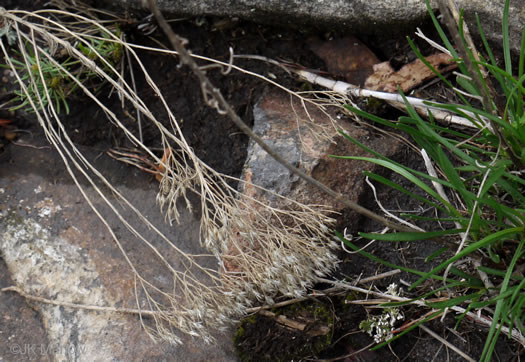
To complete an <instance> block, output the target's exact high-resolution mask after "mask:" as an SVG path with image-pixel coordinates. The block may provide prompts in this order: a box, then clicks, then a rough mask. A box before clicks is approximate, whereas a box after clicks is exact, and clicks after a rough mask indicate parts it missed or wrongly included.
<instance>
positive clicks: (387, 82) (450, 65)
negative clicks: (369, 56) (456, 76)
mask: <svg viewBox="0 0 525 362" xmlns="http://www.w3.org/2000/svg"><path fill="white" fill-rule="evenodd" d="M425 59H426V60H427V61H428V62H429V63H430V64H432V66H433V67H434V68H436V69H439V70H441V72H442V73H444V72H448V71H450V70H452V69H455V68H456V63H455V62H454V61H453V60H452V58H451V57H450V56H449V55H447V54H444V53H438V54H432V55H430V56H428V57H426V58H425ZM434 77H435V74H434V73H433V72H432V71H431V70H430V69H429V68H428V67H427V66H426V65H425V64H424V63H423V62H422V61H421V60H420V59H416V60H415V61H413V62H412V63H409V64H407V65H405V66H403V67H402V68H401V69H399V70H398V71H397V72H396V71H395V70H394V69H393V68H392V66H391V65H390V63H389V62H383V63H379V64H376V65H374V73H373V74H372V75H370V76H369V77H368V78H367V79H366V81H365V84H364V86H365V88H366V89H371V90H377V91H383V92H391V93H394V92H397V87H398V86H399V87H400V88H401V90H402V91H403V92H408V91H410V90H411V89H413V88H415V87H417V86H418V85H420V84H422V83H424V82H426V81H428V80H430V79H432V78H434Z"/></svg>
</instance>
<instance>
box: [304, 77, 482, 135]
mask: <svg viewBox="0 0 525 362" xmlns="http://www.w3.org/2000/svg"><path fill="white" fill-rule="evenodd" d="M294 72H295V73H297V74H298V75H299V76H301V77H302V78H303V79H305V80H306V81H308V82H310V83H312V84H317V85H320V86H323V87H325V88H328V89H330V90H333V91H334V92H337V93H341V94H344V95H347V96H353V97H358V98H369V97H373V98H377V99H382V100H385V101H388V102H395V103H397V104H398V105H400V106H404V104H405V100H406V101H407V102H408V103H409V104H410V105H411V106H412V107H414V108H416V109H420V110H425V111H426V110H430V111H432V115H433V116H434V117H435V119H437V120H440V121H443V122H446V123H452V124H455V125H458V126H463V127H469V128H476V129H478V128H480V127H487V128H488V129H490V130H492V128H491V126H490V124H488V121H487V120H486V119H484V118H482V119H481V121H482V124H481V125H480V124H477V123H475V122H473V121H471V120H469V119H467V118H464V117H460V116H457V115H455V114H452V113H448V112H446V111H444V110H443V108H440V106H444V104H441V103H438V102H430V101H425V100H422V99H419V98H415V97H408V96H407V97H405V98H404V99H403V97H402V96H401V95H400V94H397V93H388V92H380V91H374V90H370V89H363V88H360V87H357V86H355V85H352V84H350V83H346V82H343V81H340V80H338V81H335V80H333V79H329V78H325V77H322V76H320V75H318V74H315V73H312V72H309V71H306V70H300V69H299V70H294ZM462 112H463V113H464V114H465V115H467V116H469V117H471V118H472V119H476V118H478V117H479V116H478V115H475V114H473V113H472V112H469V111H466V110H462Z"/></svg>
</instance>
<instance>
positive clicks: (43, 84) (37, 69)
mask: <svg viewBox="0 0 525 362" xmlns="http://www.w3.org/2000/svg"><path fill="white" fill-rule="evenodd" d="M109 29H111V30H110V31H112V33H113V34H114V35H115V36H117V37H119V36H120V29H119V27H118V25H115V26H114V27H112V28H109ZM2 30H3V31H1V32H0V37H1V36H6V38H7V39H8V41H9V42H12V34H14V31H12V30H10V29H8V28H7V25H5V26H4V27H3V28H2ZM110 39H111V36H110V35H109V34H107V33H105V32H101V36H99V37H91V38H90V46H88V45H84V44H82V43H81V42H78V41H77V42H76V44H74V46H75V47H76V48H77V49H79V50H80V51H81V52H82V53H83V54H84V55H85V56H86V57H87V58H88V59H90V60H93V61H97V60H98V63H99V64H98V65H100V66H101V67H102V68H103V69H104V71H108V67H107V65H106V64H102V63H101V62H100V60H99V59H106V60H107V61H108V62H109V64H111V65H112V66H116V65H117V64H118V63H119V62H120V59H121V58H122V54H123V50H122V45H121V44H120V43H118V42H114V41H110ZM34 47H35V44H34V43H33V44H32V43H31V42H29V41H26V47H25V48H26V49H25V52H24V54H21V53H20V52H17V51H14V52H13V57H11V58H10V61H11V63H12V64H13V66H14V67H15V69H16V70H17V71H18V73H19V74H20V75H21V78H20V80H21V81H23V82H25V83H28V84H30V87H28V88H27V91H28V92H27V93H25V92H23V91H22V90H16V91H15V92H14V95H15V96H14V97H13V99H12V100H11V102H13V103H15V106H13V107H11V110H17V109H24V110H25V111H27V112H34V108H33V107H32V105H31V104H34V105H36V107H37V109H39V110H40V109H42V108H44V107H47V106H48V104H49V102H53V104H54V107H55V109H56V111H57V112H58V113H60V112H61V110H62V109H64V110H65V112H66V113H67V114H69V110H70V109H69V104H68V98H70V96H71V95H73V94H74V92H75V90H76V89H77V88H78V83H77V82H75V81H73V78H76V79H78V80H79V81H80V82H81V83H84V84H86V85H89V86H91V87H93V86H94V85H96V83H97V81H96V80H97V79H99V77H98V76H97V74H96V73H95V72H94V71H92V70H91V69H90V68H89V67H87V66H86V65H85V64H84V63H83V62H81V61H80V60H79V59H78V58H72V57H70V56H67V52H60V51H57V49H49V48H45V49H38V52H36V51H35V48H34ZM43 53H45V54H46V56H42V54H43ZM64 53H66V55H64ZM37 54H38V55H37ZM24 57H25V61H24ZM0 66H2V67H4V68H9V66H7V65H0ZM68 73H69V75H68ZM31 80H33V81H34V82H32V81H31Z"/></svg>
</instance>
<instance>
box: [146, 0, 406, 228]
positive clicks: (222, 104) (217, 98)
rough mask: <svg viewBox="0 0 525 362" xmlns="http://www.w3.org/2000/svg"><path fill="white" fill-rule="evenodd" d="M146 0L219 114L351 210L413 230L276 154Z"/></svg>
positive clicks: (155, 8) (154, 4)
mask: <svg viewBox="0 0 525 362" xmlns="http://www.w3.org/2000/svg"><path fill="white" fill-rule="evenodd" d="M148 4H149V7H150V10H151V12H152V13H153V14H154V15H155V18H156V19H157V22H158V23H159V25H160V27H161V28H162V30H163V31H164V33H165V34H166V36H167V37H168V39H169V41H170V44H171V46H172V47H173V48H174V49H175V50H176V51H177V52H178V54H179V57H180V61H181V63H182V64H184V65H187V66H188V67H190V69H191V70H192V72H193V74H195V76H196V77H197V78H198V80H199V82H200V84H201V88H202V92H203V95H204V98H205V100H206V102H207V104H208V105H209V106H211V107H214V108H215V109H216V110H217V112H218V113H219V114H226V115H228V116H229V117H230V119H231V120H232V121H233V122H234V123H235V124H236V125H237V127H239V128H240V130H241V131H242V132H244V133H245V134H246V135H248V136H249V137H251V138H252V139H253V140H254V141H255V142H256V143H257V144H258V145H259V146H260V147H261V148H262V149H264V150H265V151H266V152H267V153H268V154H269V155H270V156H271V157H273V158H274V159H275V160H276V161H277V162H279V163H280V164H281V165H283V166H284V167H286V168H287V169H288V170H289V171H290V172H292V173H294V174H295V175H297V176H299V177H300V178H302V179H303V180H305V181H306V182H308V183H309V184H312V185H314V186H315V187H317V188H318V189H320V190H321V191H323V192H325V193H326V194H328V195H330V196H332V197H333V198H334V199H335V200H336V201H337V202H340V203H342V204H343V205H345V206H346V207H349V208H351V209H352V210H354V211H356V212H357V213H359V214H361V215H364V216H366V217H368V218H370V219H373V220H375V221H377V222H380V223H381V224H384V225H386V226H388V227H390V228H392V229H394V230H398V231H413V229H411V228H409V227H406V226H403V225H399V224H396V223H394V222H392V221H390V220H388V219H386V218H384V217H382V216H380V215H378V214H376V213H374V212H372V211H370V210H368V209H366V208H364V207H363V206H361V205H359V204H357V203H356V202H354V201H351V200H349V199H347V198H346V197H344V195H342V194H340V193H338V192H335V191H334V190H332V189H330V188H329V187H327V186H326V185H324V184H323V183H321V182H319V181H317V180H316V179H314V178H312V177H311V176H308V175H307V174H306V173H304V172H303V171H301V170H299V169H298V168H296V167H294V166H293V165H291V164H290V163H289V162H288V161H286V160H285V159H284V158H283V157H281V156H280V155H279V154H277V153H276V152H274V151H273V150H272V149H271V148H270V147H269V146H268V144H266V143H265V142H264V141H263V140H262V138H261V137H259V136H258V135H257V134H256V133H255V132H253V131H252V129H251V128H250V127H248V126H247V125H246V123H244V121H243V120H242V119H241V118H240V117H239V115H238V114H237V113H236V112H235V111H234V110H233V108H232V107H231V106H230V105H229V104H228V102H227V101H226V100H225V99H224V97H223V95H222V93H221V91H220V89H219V88H217V87H215V86H214V85H213V84H212V83H211V81H210V80H209V79H208V77H207V76H206V74H205V73H204V72H203V71H202V70H201V69H200V67H199V66H198V65H197V63H196V62H195V61H194V60H193V58H192V57H191V55H190V54H189V52H188V51H187V50H186V48H185V46H184V40H183V39H181V38H180V37H179V36H178V35H177V34H175V33H174V32H173V30H172V29H171V27H170V26H169V24H168V23H167V22H166V20H165V19H164V17H163V16H162V13H161V12H160V10H159V9H158V7H157V5H156V3H155V0H148Z"/></svg>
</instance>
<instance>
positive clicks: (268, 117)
mask: <svg viewBox="0 0 525 362" xmlns="http://www.w3.org/2000/svg"><path fill="white" fill-rule="evenodd" d="M307 108H308V114H306V112H305V111H304V109H303V108H302V106H301V104H300V103H299V101H298V100H297V99H294V100H293V106H292V102H291V99H290V97H289V96H288V95H285V94H283V92H282V91H278V90H269V91H267V92H266V93H265V94H264V95H263V96H262V97H261V99H260V100H259V101H258V102H257V104H256V106H255V107H254V125H253V129H254V131H255V132H256V133H257V134H258V135H259V136H260V137H261V138H262V139H263V140H264V141H265V142H267V143H268V144H269V145H270V146H271V147H272V148H273V149H274V150H276V151H277V152H278V153H279V154H281V155H282V156H283V157H284V158H285V159H286V160H288V161H289V162H290V163H292V164H293V165H294V166H296V167H298V168H300V169H302V170H303V171H304V172H306V173H307V174H309V175H310V176H313V177H314V178H315V179H316V180H318V181H320V182H322V183H324V184H325V185H327V186H328V187H330V188H332V189H333V190H335V191H337V192H340V193H342V194H344V195H345V196H346V197H347V198H348V199H350V200H352V201H355V202H358V201H359V198H360V196H361V195H362V194H363V192H364V177H363V171H365V170H368V171H370V170H372V169H373V166H372V165H371V164H369V163H365V162H361V161H350V160H339V159H334V158H332V157H330V156H329V155H352V156H369V155H368V154H366V152H365V151H363V150H362V149H360V148H359V147H358V146H356V145H354V144H353V143H351V142H349V141H346V140H344V139H343V137H341V136H337V137H335V138H334V139H333V141H330V140H329V139H328V138H325V137H320V136H319V133H318V132H319V131H320V130H321V129H324V130H327V129H328V130H331V131H332V132H334V129H333V128H332V127H333V125H332V120H331V119H330V118H329V116H328V115H329V114H330V115H331V117H332V119H334V118H336V117H337V115H336V114H334V113H333V112H328V113H323V112H321V111H319V109H317V108H316V107H313V106H311V105H310V106H308V107H307ZM309 117H311V119H312V120H313V121H314V124H315V125H314V126H312V124H309V121H308V119H309ZM338 123H339V127H341V128H342V129H344V130H345V131H346V132H347V133H348V134H350V135H351V136H352V137H354V138H356V139H358V140H359V141H360V142H362V143H364V144H365V145H367V146H368V147H370V148H372V149H374V150H376V151H377V152H379V153H381V154H383V155H386V156H387V157H389V156H391V155H393V154H395V153H396V152H398V150H399V149H400V148H399V146H400V143H399V142H398V141H396V140H394V139H392V138H387V137H377V136H376V135H373V134H372V133H370V132H369V131H368V130H366V129H364V128H361V127H358V126H356V125H353V124H351V123H349V122H348V121H345V120H344V119H343V120H339V122H338ZM316 127H317V129H316ZM242 178H243V179H244V180H245V181H247V182H249V183H247V184H245V186H244V190H243V192H244V193H245V194H247V195H250V196H252V197H255V198H256V199H258V200H261V201H263V202H267V201H270V202H271V203H272V206H276V207H281V208H286V207H287V206H288V205H287V201H285V200H282V199H280V198H276V197H275V196H273V195H272V194H271V193H268V192H264V191H262V190H259V189H257V188H254V187H251V186H250V183H253V184H255V185H258V186H262V187H264V188H266V189H269V190H271V191H273V192H275V193H278V194H279V195H281V196H285V197H288V198H290V199H293V200H295V201H298V202H302V203H304V204H307V205H327V206H329V207H330V208H331V209H332V210H335V211H342V210H343V205H341V204H338V203H335V202H334V201H333V200H332V199H331V198H330V197H327V196H326V194H324V193H323V192H322V191H320V190H318V189H317V188H316V187H314V186H312V185H310V184H308V183H306V182H305V181H303V180H302V179H299V178H298V177H297V176H295V175H293V174H291V173H290V172H289V171H288V170H287V169H285V168H284V167H283V166H282V165H280V164H279V163H277V161H275V160H274V159H273V158H272V157H271V156H269V155H268V154H266V152H265V151H264V150H263V149H262V148H261V147H260V146H259V145H257V144H256V143H254V142H253V141H250V146H249V148H248V157H247V160H246V163H245V168H244V171H243V175H242ZM347 212H348V213H349V214H348V215H350V214H351V215H353V216H352V217H350V219H352V222H358V220H359V215H356V214H354V213H353V212H352V211H349V210H347ZM350 224H351V222H350Z"/></svg>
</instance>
